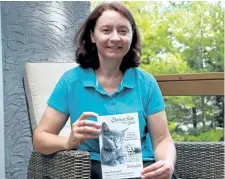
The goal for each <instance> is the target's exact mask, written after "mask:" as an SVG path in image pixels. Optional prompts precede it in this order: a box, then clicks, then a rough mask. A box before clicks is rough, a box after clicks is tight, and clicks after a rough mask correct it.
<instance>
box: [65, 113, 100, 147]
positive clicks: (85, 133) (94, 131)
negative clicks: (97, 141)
mask: <svg viewBox="0 0 225 179" xmlns="http://www.w3.org/2000/svg"><path fill="white" fill-rule="evenodd" d="M97 116H98V114H96V113H94V112H84V113H83V114H82V115H81V116H80V117H79V118H78V120H77V121H76V122H74V123H73V124H72V129H71V133H70V136H69V138H68V141H67V144H66V147H65V148H66V150H70V149H74V148H77V147H78V146H79V145H80V144H82V143H83V142H84V141H85V140H86V139H94V138H98V136H99V134H100V132H101V129H100V125H99V124H98V123H97V122H95V121H91V120H87V119H86V118H87V117H97Z"/></svg>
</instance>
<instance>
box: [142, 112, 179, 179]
mask: <svg viewBox="0 0 225 179" xmlns="http://www.w3.org/2000/svg"><path fill="white" fill-rule="evenodd" d="M148 130H149V133H150V135H151V139H152V144H153V148H154V156H155V160H156V163H154V164H152V165H151V166H149V167H146V168H145V169H144V170H143V172H142V178H148V177H149V178H151V177H152V178H158V177H159V178H163V179H170V178H171V176H172V173H173V171H174V165H175V162H176V148H175V145H174V142H173V140H172V137H171V135H170V132H169V129H168V123H167V117H166V113H165V110H163V111H160V112H158V113H155V114H152V115H149V116H148Z"/></svg>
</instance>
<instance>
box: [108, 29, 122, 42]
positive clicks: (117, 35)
mask: <svg viewBox="0 0 225 179" xmlns="http://www.w3.org/2000/svg"><path fill="white" fill-rule="evenodd" d="M110 40H116V41H117V40H120V36H119V34H118V32H117V31H113V32H112V34H111V37H110Z"/></svg>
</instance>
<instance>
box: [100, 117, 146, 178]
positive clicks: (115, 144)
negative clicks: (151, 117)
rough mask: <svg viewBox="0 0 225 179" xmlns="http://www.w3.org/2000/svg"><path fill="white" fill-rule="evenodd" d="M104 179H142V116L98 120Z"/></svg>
mask: <svg viewBox="0 0 225 179" xmlns="http://www.w3.org/2000/svg"><path fill="white" fill-rule="evenodd" d="M98 123H99V124H100V125H101V134H100V135H99V146H100V156H101V167H102V178H103V179H115V178H116V179H122V178H137V177H141V171H142V169H143V162H142V151H141V141H140V132H139V119H138V113H126V114H117V115H106V116H98Z"/></svg>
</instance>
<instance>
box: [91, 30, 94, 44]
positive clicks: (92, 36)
mask: <svg viewBox="0 0 225 179" xmlns="http://www.w3.org/2000/svg"><path fill="white" fill-rule="evenodd" d="M90 36H91V42H92V43H95V38H94V33H93V32H92V31H91V32H90Z"/></svg>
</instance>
